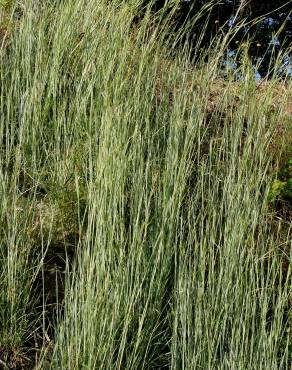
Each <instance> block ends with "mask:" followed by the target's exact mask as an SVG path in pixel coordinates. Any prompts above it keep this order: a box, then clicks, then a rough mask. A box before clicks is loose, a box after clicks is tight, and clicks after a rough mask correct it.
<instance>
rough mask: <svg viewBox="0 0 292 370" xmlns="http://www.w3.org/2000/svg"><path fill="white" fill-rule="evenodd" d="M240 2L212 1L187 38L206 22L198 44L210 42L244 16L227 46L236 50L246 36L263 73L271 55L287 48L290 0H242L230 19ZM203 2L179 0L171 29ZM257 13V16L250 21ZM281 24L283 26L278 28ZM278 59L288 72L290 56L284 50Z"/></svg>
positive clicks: (291, 29) (291, 32) (291, 34)
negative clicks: (239, 27)
mask: <svg viewBox="0 0 292 370" xmlns="http://www.w3.org/2000/svg"><path fill="white" fill-rule="evenodd" d="M241 2H242V0H241V1H240V0H221V1H214V6H213V7H212V10H210V11H207V12H205V15H204V17H203V18H201V20H200V21H199V22H198V23H197V24H195V25H194V26H193V27H192V29H191V35H190V36H191V40H193V41H191V42H193V43H194V44H195V43H196V42H197V41H196V40H197V39H198V37H197V35H198V34H199V33H200V32H201V30H202V26H203V24H205V23H206V22H207V28H206V32H205V36H204V38H203V40H202V45H201V46H202V47H204V46H207V45H208V44H210V40H211V39H212V37H214V36H215V35H216V34H217V33H218V32H221V33H222V32H225V31H227V30H228V29H229V28H232V27H233V26H236V25H237V24H238V23H239V22H240V21H242V20H245V21H246V22H248V23H247V24H248V26H245V27H242V28H241V29H240V31H239V32H238V33H237V35H236V38H234V40H233V41H232V42H231V43H230V50H231V51H236V49H237V48H238V46H239V45H240V43H241V42H243V41H244V40H246V39H249V40H250V41H251V43H250V49H249V54H250V56H251V58H252V59H253V60H254V63H256V62H258V61H259V60H260V65H259V66H258V68H257V71H258V73H259V75H261V76H263V75H265V74H267V71H268V69H269V64H270V62H272V63H273V58H276V57H277V54H278V53H279V51H280V50H284V49H285V50H287V47H289V46H291V45H292V0H291V1H287V0H286V1H284V0H272V1H271V0H266V1H262V0H252V1H245V4H246V5H245V6H244V8H243V10H242V11H240V13H239V14H238V16H237V18H236V19H234V15H235V14H236V12H237V10H238V7H239V5H240V3H241ZM147 3H149V1H145V5H146V4H147ZM165 3H166V1H165V0H157V1H155V3H154V5H153V6H152V10H153V11H154V12H157V11H159V10H161V9H162V8H163V5H164V4H165ZM168 3H169V2H168ZM206 3H207V2H206V1H204V0H191V1H184V0H182V1H181V2H180V6H179V8H178V10H177V11H176V14H175V29H174V31H179V29H180V27H181V26H182V24H184V22H186V21H192V19H194V18H195V17H196V15H197V14H198V12H199V11H200V10H201V9H202V7H203V6H204V5H206ZM259 17H260V20H258V21H257V22H254V21H255V20H257V19H258V18H259ZM283 24H284V27H283V29H282V30H281V32H278V31H279V30H280V29H281V28H282V26H283ZM275 35H276V36H275ZM282 62H283V63H282V71H279V73H281V72H282V73H283V71H286V72H287V71H288V72H289V73H291V76H292V69H291V56H290V55H289V52H288V51H287V52H286V53H285V56H284V57H283V61H282Z"/></svg>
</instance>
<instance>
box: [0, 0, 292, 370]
mask: <svg viewBox="0 0 292 370" xmlns="http://www.w3.org/2000/svg"><path fill="white" fill-rule="evenodd" d="M179 6H180V4H179V2H174V3H172V4H171V5H166V6H165V7H164V8H163V9H162V11H161V12H158V13H157V14H155V15H154V14H153V13H151V11H150V9H151V7H150V6H148V7H147V6H146V7H143V6H142V4H141V3H140V2H139V1H122V0H119V1H118V0H114V1H111V2H108V1H106V0H100V1H95V0H89V1H84V0H77V1H75V2H74V3H73V2H72V1H69V0H68V1H67V0H64V1H49V0H47V1H43V2H34V1H26V2H23V4H22V14H21V19H20V20H19V21H18V22H17V24H16V25H15V26H14V28H13V30H12V31H11V33H10V35H9V40H7V41H6V43H5V46H4V45H3V46H2V48H1V49H0V58H1V63H0V81H1V82H0V83H1V85H0V109H1V111H0V130H1V135H0V140H1V142H0V145H1V152H0V176H1V198H0V202H1V204H0V215H1V225H0V230H1V241H2V246H1V254H0V256H1V257H0V274H1V293H0V319H1V321H0V360H1V365H2V366H6V367H8V368H9V366H10V367H11V368H12V366H14V365H15V366H16V365H17V364H18V366H23V368H25V366H26V367H27V368H33V367H35V368H39V369H47V368H48V369H66V370H67V369H76V370H77V369H78V370H79V369H164V368H165V369H242V370H243V369H288V368H289V361H290V358H289V344H290V342H289V309H290V307H289V294H290V293H291V292H290V290H289V289H290V287H289V280H290V278H291V268H290V266H288V267H286V266H287V260H288V259H289V256H288V254H289V253H290V249H289V246H290V245H291V234H290V232H288V233H287V234H286V236H285V240H284V241H283V237H282V236H281V235H280V231H278V230H275V228H274V227H272V226H271V223H270V222H269V212H270V211H269V205H268V201H267V199H268V193H269V187H270V182H271V180H270V176H269V163H270V143H271V138H272V137H273V133H274V131H275V128H276V127H277V124H278V122H279V120H281V119H282V114H283V110H284V107H285V99H286V98H287V97H286V96H283V99H282V103H281V104H279V105H278V106H277V107H276V109H275V108H273V109H271V107H272V105H273V104H272V103H273V91H274V86H276V85H277V83H278V80H277V78H276V76H275V77H273V78H272V79H271V81H270V83H269V84H267V87H266V88H265V90H264V92H261V93H259V89H258V86H257V84H256V81H255V79H254V75H253V67H252V66H251V64H250V62H249V59H248V56H247V53H246V54H244V53H243V55H245V57H244V58H243V60H242V65H241V66H240V71H239V70H238V71H234V72H230V71H229V72H226V73H224V71H222V66H221V65H222V56H223V55H224V52H225V50H226V47H227V45H228V38H229V37H232V35H225V37H223V38H221V39H215V40H214V41H213V42H212V44H211V46H210V48H209V49H208V50H205V51H204V58H199V57H198V55H196V56H195V58H193V57H194V56H193V54H192V53H191V50H190V48H189V46H188V44H187V43H186V42H185V43H183V42H182V40H188V37H187V33H186V30H187V29H188V28H189V27H190V24H186V25H185V30H182V31H181V33H180V34H178V35H177V34H173V33H172V26H173V23H174V21H175V18H174V17H175V12H176V10H177V9H178V8H179ZM210 6H211V3H210ZM206 9H208V7H205V8H204V11H205V10H206ZM199 16H200V15H198V18H199ZM184 31H185V32H184ZM200 39H201V38H200V35H198V42H199V41H200ZM0 45H1V42H0ZM174 45H175V48H174ZM197 50H198V53H199V47H197ZM243 50H245V49H243ZM200 52H201V51H200ZM191 55H192V57H191ZM193 59H195V62H194V60H193ZM206 60H208V61H207V62H206ZM238 74H240V75H241V76H242V78H241V79H240V80H237V81H235V76H238ZM222 76H224V78H223V77H222ZM287 84H291V82H287ZM279 230H280V226H279ZM280 240H281V242H280ZM284 265H285V267H284ZM290 300H291V298H290ZM290 303H291V302H290Z"/></svg>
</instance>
